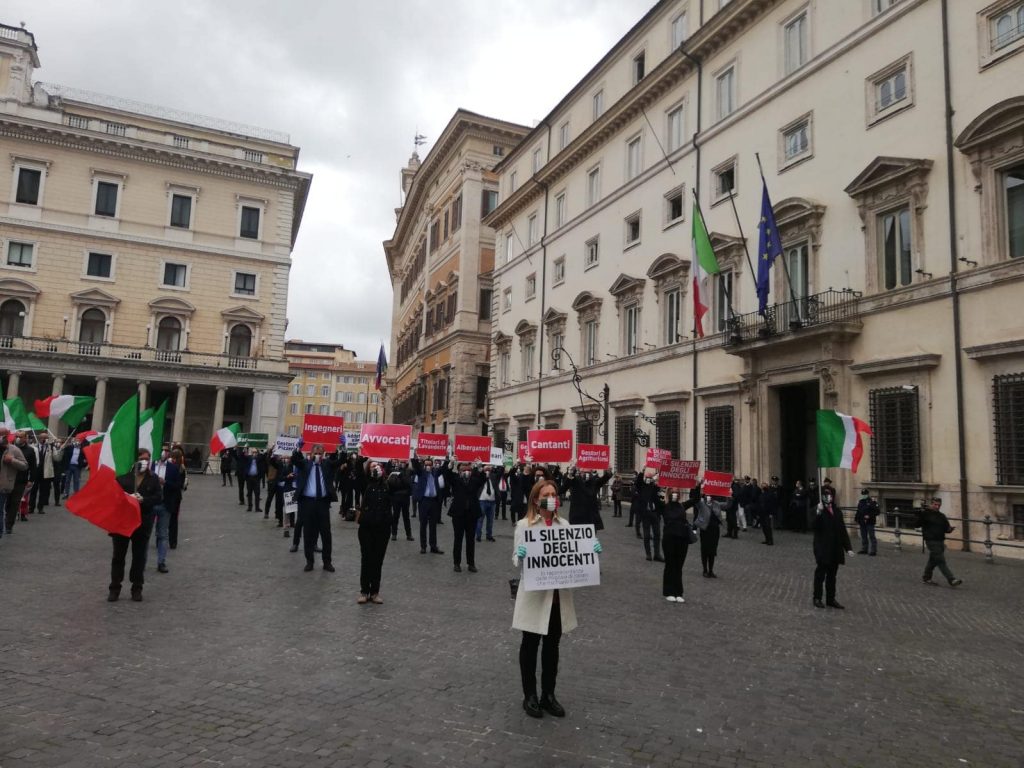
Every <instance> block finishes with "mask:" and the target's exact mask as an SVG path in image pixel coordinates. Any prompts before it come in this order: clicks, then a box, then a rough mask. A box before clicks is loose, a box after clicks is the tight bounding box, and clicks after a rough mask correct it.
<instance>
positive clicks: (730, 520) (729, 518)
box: [725, 509, 740, 539]
mask: <svg viewBox="0 0 1024 768" xmlns="http://www.w3.org/2000/svg"><path fill="white" fill-rule="evenodd" d="M725 535H726V536H728V537H729V538H730V539H737V538H739V535H740V524H739V523H738V522H737V521H736V510H735V509H734V510H732V511H731V512H730V511H729V510H726V512H725Z"/></svg>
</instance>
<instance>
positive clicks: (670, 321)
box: [663, 288, 683, 344]
mask: <svg viewBox="0 0 1024 768" xmlns="http://www.w3.org/2000/svg"><path fill="white" fill-rule="evenodd" d="M682 311H683V292H682V291H681V290H679V289H678V288H673V289H671V290H668V291H665V332H664V336H663V339H664V343H665V344H676V343H677V342H678V341H679V339H680V335H679V321H680V319H681V318H682Z"/></svg>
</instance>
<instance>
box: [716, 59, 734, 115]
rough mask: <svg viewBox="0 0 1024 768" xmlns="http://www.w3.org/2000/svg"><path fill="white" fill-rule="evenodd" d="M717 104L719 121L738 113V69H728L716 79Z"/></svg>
mask: <svg viewBox="0 0 1024 768" xmlns="http://www.w3.org/2000/svg"><path fill="white" fill-rule="evenodd" d="M715 103H716V109H717V116H718V119H719V120H724V119H725V118H727V117H728V116H729V115H731V114H732V113H733V112H735V111H736V67H735V65H733V66H730V67H728V68H727V69H726V70H725V71H723V72H721V73H720V74H719V75H718V77H716V78H715Z"/></svg>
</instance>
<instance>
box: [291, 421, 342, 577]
mask: <svg viewBox="0 0 1024 768" xmlns="http://www.w3.org/2000/svg"><path fill="white" fill-rule="evenodd" d="M302 445H303V440H302V438H301V437H300V438H299V442H298V445H297V449H296V451H295V452H294V453H293V454H292V471H293V473H294V474H295V491H296V495H297V496H298V501H299V516H300V517H301V518H302V535H303V537H304V538H303V542H302V543H303V547H304V548H305V553H306V567H305V568H304V569H303V570H306V571H312V570H313V555H314V554H315V552H316V540H317V537H318V536H319V538H320V550H321V556H320V559H321V561H322V562H323V567H324V570H325V571H327V572H328V573H334V564H333V562H332V561H331V554H332V550H331V502H332V501H337V500H338V495H337V494H336V493H335V492H334V473H335V471H336V470H337V468H338V463H339V461H340V460H339V458H338V454H337V452H335V453H334V454H333V455H331V456H325V455H324V447H323V446H322V445H320V444H317V445H314V446H313V450H312V451H310V457H309V458H308V459H307V458H306V457H305V456H304V455H303V453H302V450H301V449H302Z"/></svg>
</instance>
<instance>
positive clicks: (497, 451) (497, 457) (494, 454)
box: [488, 448, 505, 467]
mask: <svg viewBox="0 0 1024 768" xmlns="http://www.w3.org/2000/svg"><path fill="white" fill-rule="evenodd" d="M488 463H489V464H493V465H494V466H496V467H500V466H501V465H502V464H504V463H505V451H504V450H503V449H501V448H491V460H490V461H489V462H488Z"/></svg>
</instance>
